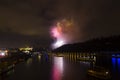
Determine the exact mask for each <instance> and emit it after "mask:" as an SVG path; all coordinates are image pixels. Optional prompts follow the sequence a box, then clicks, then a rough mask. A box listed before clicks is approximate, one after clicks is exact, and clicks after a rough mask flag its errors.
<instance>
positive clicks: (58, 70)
mask: <svg viewBox="0 0 120 80" xmlns="http://www.w3.org/2000/svg"><path fill="white" fill-rule="evenodd" d="M62 75H63V57H54V66H53V75H52V80H62Z"/></svg>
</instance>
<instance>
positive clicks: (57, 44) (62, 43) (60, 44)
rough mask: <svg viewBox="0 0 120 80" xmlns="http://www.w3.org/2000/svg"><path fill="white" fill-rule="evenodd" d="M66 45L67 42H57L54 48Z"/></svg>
mask: <svg viewBox="0 0 120 80" xmlns="http://www.w3.org/2000/svg"><path fill="white" fill-rule="evenodd" d="M64 44H65V41H63V40H57V41H56V42H55V43H54V44H53V47H55V48H56V47H60V46H62V45H64Z"/></svg>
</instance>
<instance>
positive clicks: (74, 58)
mask: <svg viewBox="0 0 120 80" xmlns="http://www.w3.org/2000/svg"><path fill="white" fill-rule="evenodd" d="M96 64H97V65H98V66H99V65H100V66H102V67H104V66H105V68H108V69H111V70H110V71H111V72H112V75H113V79H112V80H120V78H119V75H120V57H111V56H104V55H102V56H101V55H100V56H99V55H97V56H96V55H95V53H90V54H89V53H61V54H56V55H53V54H50V55H48V54H47V53H43V54H38V55H36V56H33V57H32V58H29V59H28V60H27V61H26V62H23V63H20V64H18V65H17V66H16V68H15V74H14V75H11V77H10V79H6V80H99V79H95V78H91V79H88V75H87V70H88V68H89V67H91V66H93V65H96ZM26 65H27V66H26ZM106 65H107V66H106ZM9 73H10V72H8V74H9ZM8 74H7V75H8ZM10 74H11V73H10ZM118 78H119V79H118ZM2 80H4V79H2Z"/></svg>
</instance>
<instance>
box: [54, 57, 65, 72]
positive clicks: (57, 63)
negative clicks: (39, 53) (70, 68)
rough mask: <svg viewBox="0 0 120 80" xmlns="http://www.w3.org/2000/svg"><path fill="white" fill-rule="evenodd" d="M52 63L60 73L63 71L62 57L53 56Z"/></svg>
mask: <svg viewBox="0 0 120 80" xmlns="http://www.w3.org/2000/svg"><path fill="white" fill-rule="evenodd" d="M54 64H55V66H56V67H57V68H58V69H59V70H60V72H61V73H62V72H63V57H54Z"/></svg>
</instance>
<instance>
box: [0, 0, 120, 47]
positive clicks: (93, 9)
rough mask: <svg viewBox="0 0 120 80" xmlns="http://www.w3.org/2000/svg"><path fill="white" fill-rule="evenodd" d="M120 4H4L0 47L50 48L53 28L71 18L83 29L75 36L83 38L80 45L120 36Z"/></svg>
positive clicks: (77, 0)
mask: <svg viewBox="0 0 120 80" xmlns="http://www.w3.org/2000/svg"><path fill="white" fill-rule="evenodd" d="M119 3H120V1H119V0H0V47H22V46H25V45H28V46H29V45H30V46H32V45H40V46H45V47H47V46H50V45H51V43H52V42H53V39H52V37H51V36H50V28H51V26H53V25H54V24H55V22H56V21H59V20H61V19H70V18H72V19H74V22H75V25H76V26H78V27H79V28H78V30H79V34H74V35H78V37H79V38H76V39H77V41H85V40H89V39H92V38H96V37H102V36H112V35H120V4H119ZM74 35H71V36H74ZM75 41H76V40H75ZM73 43H74V41H73Z"/></svg>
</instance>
